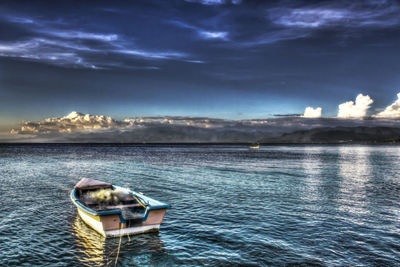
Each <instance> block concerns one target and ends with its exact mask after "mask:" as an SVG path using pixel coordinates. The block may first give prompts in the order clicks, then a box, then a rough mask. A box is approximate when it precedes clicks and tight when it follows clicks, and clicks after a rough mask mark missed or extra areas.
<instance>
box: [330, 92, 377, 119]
mask: <svg viewBox="0 0 400 267" xmlns="http://www.w3.org/2000/svg"><path fill="white" fill-rule="evenodd" d="M373 102H374V101H373V100H372V99H371V98H370V97H369V96H368V95H363V94H359V95H358V96H357V98H356V101H355V103H354V102H353V101H348V102H345V103H343V104H340V105H339V112H338V115H337V116H338V118H362V117H365V116H366V115H367V111H368V109H369V108H370V105H371V104H372V103H373Z"/></svg>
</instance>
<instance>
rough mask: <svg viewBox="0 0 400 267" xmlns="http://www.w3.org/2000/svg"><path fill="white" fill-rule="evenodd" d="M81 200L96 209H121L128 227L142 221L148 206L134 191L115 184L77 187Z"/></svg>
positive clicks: (77, 193)
mask: <svg viewBox="0 0 400 267" xmlns="http://www.w3.org/2000/svg"><path fill="white" fill-rule="evenodd" d="M76 195H77V197H78V199H79V201H80V202H81V203H82V204H84V205H85V206H87V207H89V208H91V209H93V210H94V211H108V210H117V209H118V210H120V211H121V217H122V218H123V220H124V221H125V223H126V226H127V227H130V226H134V225H138V224H141V223H142V219H143V216H144V214H145V211H146V206H145V204H143V203H142V202H140V200H139V199H138V198H137V197H135V196H134V195H133V194H132V193H130V192H129V191H126V190H119V189H116V188H114V187H113V186H108V185H107V186H98V187H94V188H93V187H92V188H76Z"/></svg>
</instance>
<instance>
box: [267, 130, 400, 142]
mask: <svg viewBox="0 0 400 267" xmlns="http://www.w3.org/2000/svg"><path fill="white" fill-rule="evenodd" d="M259 142H260V143H282V144H342V143H366V144H371V143H400V128H395V127H365V126H358V127H342V126H338V127H322V128H314V129H311V130H302V131H295V132H292V133H284V134H282V135H281V136H279V137H274V138H264V139H262V140H260V141H259Z"/></svg>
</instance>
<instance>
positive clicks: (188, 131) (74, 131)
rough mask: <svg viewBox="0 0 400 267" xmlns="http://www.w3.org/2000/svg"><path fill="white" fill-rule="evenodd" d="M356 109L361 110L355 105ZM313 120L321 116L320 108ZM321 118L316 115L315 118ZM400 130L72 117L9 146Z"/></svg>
mask: <svg viewBox="0 0 400 267" xmlns="http://www.w3.org/2000/svg"><path fill="white" fill-rule="evenodd" d="M354 105H357V104H354ZM312 111H313V112H314V113H313V114H311V115H319V113H320V111H321V110H319V109H318V108H317V109H313V110H312ZM316 113H317V114H316ZM335 126H344V127H356V126H369V127H373V126H384V127H400V117H392V118H386V117H385V118H384V117H380V118H374V117H369V118H337V117H304V116H294V117H276V118H268V119H248V120H225V119H217V118H207V117H183V116H182V117H180V116H164V117H135V118H126V119H123V120H116V119H113V118H111V117H109V116H104V115H91V114H82V113H79V112H75V111H73V112H71V113H70V114H68V115H66V116H63V117H60V118H46V119H43V120H41V121H25V122H23V123H22V124H21V126H20V127H19V128H17V129H12V130H11V131H10V133H11V137H12V138H8V139H4V140H3V141H5V142H94V143H97V142H125V143H142V142H256V141H258V140H261V139H264V138H269V137H277V136H279V135H281V134H283V133H290V132H293V131H298V130H309V129H313V128H321V127H335Z"/></svg>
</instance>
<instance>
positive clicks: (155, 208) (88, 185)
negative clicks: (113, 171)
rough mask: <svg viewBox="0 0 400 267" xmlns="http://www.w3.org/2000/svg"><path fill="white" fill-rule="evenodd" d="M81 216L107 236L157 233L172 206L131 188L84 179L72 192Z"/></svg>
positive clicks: (72, 197) (72, 198) (74, 202)
mask: <svg viewBox="0 0 400 267" xmlns="http://www.w3.org/2000/svg"><path fill="white" fill-rule="evenodd" d="M70 197H71V200H72V202H73V204H74V205H75V206H76V208H77V210H78V214H79V217H80V218H81V219H82V220H83V221H84V222H85V223H86V224H87V225H89V226H90V227H91V228H93V229H94V230H96V231H97V232H98V233H100V234H101V235H103V236H105V237H119V236H123V235H130V234H140V233H146V232H154V231H158V230H159V229H160V225H161V223H162V221H163V219H164V215H165V213H166V211H167V209H168V208H170V205H169V204H167V203H164V202H161V201H158V200H155V199H153V198H150V197H147V196H145V195H143V194H142V193H138V192H135V191H132V190H129V189H127V188H123V187H119V186H115V185H112V184H109V183H106V182H102V181H98V180H94V179H89V178H83V179H81V180H80V181H79V182H78V183H77V184H76V185H75V186H74V188H73V189H72V191H71V195H70Z"/></svg>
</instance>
